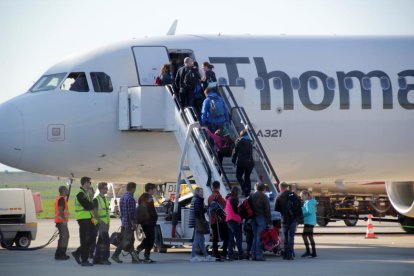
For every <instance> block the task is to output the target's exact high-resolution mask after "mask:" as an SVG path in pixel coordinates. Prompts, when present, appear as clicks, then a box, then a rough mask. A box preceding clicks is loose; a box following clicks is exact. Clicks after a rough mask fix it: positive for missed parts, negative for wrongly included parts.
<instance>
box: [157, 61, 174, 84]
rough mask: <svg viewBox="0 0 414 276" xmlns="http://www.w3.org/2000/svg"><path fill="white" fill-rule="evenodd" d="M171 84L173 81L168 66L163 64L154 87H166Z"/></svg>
mask: <svg viewBox="0 0 414 276" xmlns="http://www.w3.org/2000/svg"><path fill="white" fill-rule="evenodd" d="M172 83H173V79H172V77H171V72H170V65H169V64H164V65H163V66H162V67H161V71H160V75H159V76H158V77H157V78H156V81H155V84H156V85H168V84H172Z"/></svg>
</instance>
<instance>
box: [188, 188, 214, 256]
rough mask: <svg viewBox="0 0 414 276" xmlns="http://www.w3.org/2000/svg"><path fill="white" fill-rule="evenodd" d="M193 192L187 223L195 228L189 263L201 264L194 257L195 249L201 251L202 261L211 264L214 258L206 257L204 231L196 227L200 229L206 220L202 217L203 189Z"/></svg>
mask: <svg viewBox="0 0 414 276" xmlns="http://www.w3.org/2000/svg"><path fill="white" fill-rule="evenodd" d="M194 192H195V194H194V196H193V198H192V200H191V207H190V217H189V223H188V224H189V227H190V228H195V231H194V240H193V246H192V249H191V259H190V262H192V263H194V262H201V259H200V258H199V257H197V255H196V251H197V248H200V249H201V252H202V253H203V255H204V261H205V262H211V261H214V258H212V257H211V256H210V255H208V253H207V250H206V246H205V238H204V235H205V234H206V233H205V232H204V231H205V229H201V228H199V226H198V225H200V227H201V226H202V225H203V224H205V223H206V221H205V220H206V218H205V217H204V214H205V212H206V208H205V206H204V198H203V189H202V188H200V187H197V188H196V189H195V191H194ZM207 230H208V228H207Z"/></svg>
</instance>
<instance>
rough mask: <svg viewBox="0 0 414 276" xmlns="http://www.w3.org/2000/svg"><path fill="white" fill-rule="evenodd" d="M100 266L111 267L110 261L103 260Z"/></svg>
mask: <svg viewBox="0 0 414 276" xmlns="http://www.w3.org/2000/svg"><path fill="white" fill-rule="evenodd" d="M101 264H103V265H111V264H112V263H111V262H110V261H108V260H104V261H102V262H101Z"/></svg>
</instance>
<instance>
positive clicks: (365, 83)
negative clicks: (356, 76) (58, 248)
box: [362, 78, 371, 90]
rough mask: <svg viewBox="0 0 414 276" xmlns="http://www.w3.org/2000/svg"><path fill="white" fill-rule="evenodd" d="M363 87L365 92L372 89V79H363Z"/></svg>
mask: <svg viewBox="0 0 414 276" xmlns="http://www.w3.org/2000/svg"><path fill="white" fill-rule="evenodd" d="M362 87H363V88H364V89H365V90H370V89H371V79H370V78H362Z"/></svg>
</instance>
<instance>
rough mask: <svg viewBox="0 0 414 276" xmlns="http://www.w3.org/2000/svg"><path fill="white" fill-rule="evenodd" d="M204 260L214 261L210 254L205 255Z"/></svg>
mask: <svg viewBox="0 0 414 276" xmlns="http://www.w3.org/2000/svg"><path fill="white" fill-rule="evenodd" d="M204 261H205V262H214V261H216V260H215V259H214V258H213V257H211V256H210V255H207V256H205V257H204Z"/></svg>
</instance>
